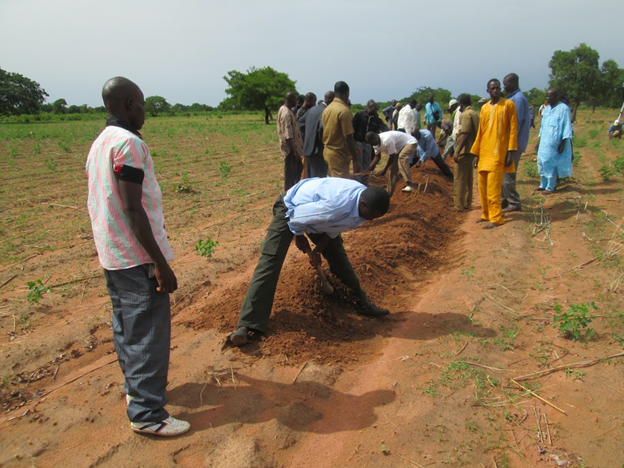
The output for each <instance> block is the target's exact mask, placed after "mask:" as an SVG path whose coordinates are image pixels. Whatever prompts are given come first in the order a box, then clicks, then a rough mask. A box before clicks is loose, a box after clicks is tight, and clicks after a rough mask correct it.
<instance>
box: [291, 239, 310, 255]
mask: <svg viewBox="0 0 624 468" xmlns="http://www.w3.org/2000/svg"><path fill="white" fill-rule="evenodd" d="M295 245H296V246H297V248H298V249H299V250H301V251H302V252H303V253H308V252H312V249H311V248H310V243H309V242H308V238H307V237H306V236H304V235H301V236H295Z"/></svg>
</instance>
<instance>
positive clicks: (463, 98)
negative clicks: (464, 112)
mask: <svg viewBox="0 0 624 468" xmlns="http://www.w3.org/2000/svg"><path fill="white" fill-rule="evenodd" d="M457 100H458V101H459V103H460V104H461V105H462V106H469V105H471V104H472V98H471V97H470V94H466V93H464V94H460V95H459V96H458V97H457Z"/></svg>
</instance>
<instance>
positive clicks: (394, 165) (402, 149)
mask: <svg viewBox="0 0 624 468" xmlns="http://www.w3.org/2000/svg"><path fill="white" fill-rule="evenodd" d="M410 114H412V112H411V111H410ZM412 115H413V114H412ZM366 143H368V144H370V145H373V149H374V150H375V157H374V158H373V161H372V162H371V166H370V168H371V169H370V170H373V169H374V168H375V166H376V165H377V163H378V162H379V160H380V159H381V153H386V154H387V155H388V162H387V163H386V167H384V168H383V169H382V170H381V172H379V174H380V175H384V174H385V173H386V172H387V171H388V169H390V172H389V173H388V189H387V190H388V193H389V194H390V196H392V193H393V192H394V187H395V186H396V183H397V180H398V179H399V173H401V175H402V176H403V178H404V179H405V188H404V189H403V192H411V191H412V190H413V189H414V184H412V175H411V174H410V164H409V160H410V157H411V156H412V155H413V154H414V153H416V149H417V148H418V141H417V140H416V138H414V137H413V136H412V135H410V134H409V133H403V132H399V131H396V130H392V131H389V132H383V133H380V134H376V133H374V132H368V133H367V134H366Z"/></svg>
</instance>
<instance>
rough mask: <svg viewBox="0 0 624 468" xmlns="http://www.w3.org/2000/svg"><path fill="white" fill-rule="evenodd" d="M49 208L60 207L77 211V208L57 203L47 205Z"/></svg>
mask: <svg viewBox="0 0 624 468" xmlns="http://www.w3.org/2000/svg"><path fill="white" fill-rule="evenodd" d="M49 206H60V207H61V208H71V209H72V210H79V209H80V207H78V206H70V205H60V204H59V203H49Z"/></svg>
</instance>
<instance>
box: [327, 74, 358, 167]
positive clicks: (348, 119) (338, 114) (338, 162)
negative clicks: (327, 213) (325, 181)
mask: <svg viewBox="0 0 624 468" xmlns="http://www.w3.org/2000/svg"><path fill="white" fill-rule="evenodd" d="M334 92H335V94H336V97H335V98H334V100H333V102H332V103H331V104H330V105H329V106H327V109H325V110H324V111H323V144H324V145H325V149H324V151H323V157H324V158H325V161H326V162H327V165H328V167H329V169H328V172H327V175H328V176H329V177H342V178H344V179H349V178H350V175H349V166H350V164H351V161H353V172H354V173H358V172H360V164H359V162H358V154H359V150H358V149H357V146H356V145H355V139H354V138H353V133H354V130H353V124H352V118H353V116H352V115H351V111H350V110H349V108H348V107H347V102H348V101H349V85H348V84H347V83H345V82H344V81H338V82H337V83H336V84H335V85H334Z"/></svg>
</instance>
